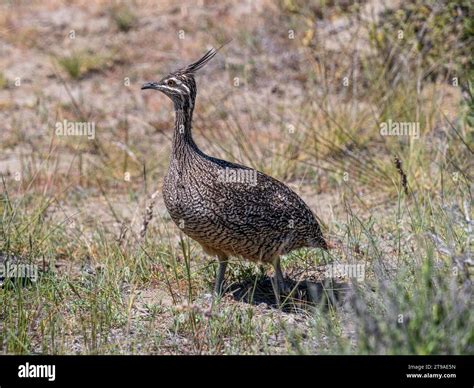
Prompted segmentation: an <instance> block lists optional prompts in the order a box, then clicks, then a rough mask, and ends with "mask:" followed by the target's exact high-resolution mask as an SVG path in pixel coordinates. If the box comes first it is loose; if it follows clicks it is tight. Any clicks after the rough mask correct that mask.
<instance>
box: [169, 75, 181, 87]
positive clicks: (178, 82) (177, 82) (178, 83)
mask: <svg viewBox="0 0 474 388" xmlns="http://www.w3.org/2000/svg"><path fill="white" fill-rule="evenodd" d="M169 79H171V80H173V81H174V82H175V83H176V85H181V83H182V82H181V81H180V80H179V79H176V78H174V77H172V78H169Z"/></svg>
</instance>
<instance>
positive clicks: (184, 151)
mask: <svg viewBox="0 0 474 388" xmlns="http://www.w3.org/2000/svg"><path fill="white" fill-rule="evenodd" d="M216 53H217V50H216V49H211V50H209V51H208V52H207V53H206V54H205V55H204V56H203V57H202V58H200V59H199V60H197V61H196V62H194V63H192V64H190V65H188V66H186V67H184V68H182V69H179V70H177V71H175V72H173V73H171V74H169V75H167V76H166V77H164V78H163V79H162V80H161V81H157V82H147V83H145V84H144V85H143V86H142V89H154V90H158V91H160V92H162V93H164V94H165V95H166V96H168V97H169V98H170V99H171V100H172V101H173V104H174V110H175V127H174V133H173V140H172V150H171V156H170V162H169V168H168V172H167V174H166V176H165V179H164V185H163V198H164V203H165V206H166V208H167V210H168V212H169V214H170V216H171V218H172V220H173V221H174V222H175V224H176V225H177V226H178V227H179V228H180V229H181V230H182V231H183V232H184V233H185V234H186V235H187V236H189V237H190V238H192V239H193V240H195V241H197V242H198V243H199V244H201V246H202V247H203V249H204V251H205V252H206V253H208V254H209V255H215V256H217V258H218V259H219V268H218V273H217V277H216V281H215V287H214V291H215V293H216V294H218V295H220V294H221V293H222V291H223V282H224V275H225V270H226V267H227V262H228V260H229V258H230V257H231V256H234V257H240V258H243V259H245V260H250V261H253V262H263V263H271V264H272V265H273V267H274V269H275V275H276V276H275V277H274V278H273V280H272V282H273V289H274V292H275V296H276V298H277V301H279V296H280V292H281V291H285V292H287V291H288V290H287V288H286V286H285V281H284V277H283V273H282V271H281V267H280V256H281V255H284V254H287V253H289V252H290V251H292V250H294V249H298V248H302V247H316V248H322V249H324V250H327V249H328V246H327V244H326V241H325V240H324V237H323V235H322V233H321V229H320V226H319V224H318V221H317V220H316V218H315V216H314V214H313V212H312V211H311V209H310V208H309V207H308V206H307V205H306V203H305V202H304V201H303V200H302V199H301V198H300V197H299V196H298V195H297V194H296V193H295V192H294V191H292V190H291V189H290V188H289V187H288V186H286V185H285V184H284V183H282V182H280V181H278V180H276V179H274V178H272V177H270V176H268V175H266V174H264V173H262V172H259V171H256V170H254V169H252V168H250V167H246V166H243V165H239V164H236V163H231V162H227V161H225V160H221V159H217V158H214V157H212V156H209V155H206V154H205V153H204V152H202V151H201V150H200V149H199V148H198V146H197V145H196V143H195V142H194V140H193V137H192V130H191V128H192V117H193V109H194V103H195V99H196V81H195V79H194V77H195V74H196V72H197V71H198V70H200V69H201V68H202V67H204V66H205V65H206V64H207V63H208V62H209V61H210V60H211V59H212V58H213V57H214V56H215V55H216Z"/></svg>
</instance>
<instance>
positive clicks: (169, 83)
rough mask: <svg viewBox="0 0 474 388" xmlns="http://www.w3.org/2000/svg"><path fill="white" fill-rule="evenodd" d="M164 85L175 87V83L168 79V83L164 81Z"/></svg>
mask: <svg viewBox="0 0 474 388" xmlns="http://www.w3.org/2000/svg"><path fill="white" fill-rule="evenodd" d="M166 85H168V86H175V85H176V82H174V81H173V80H172V79H169V80H168V81H166Z"/></svg>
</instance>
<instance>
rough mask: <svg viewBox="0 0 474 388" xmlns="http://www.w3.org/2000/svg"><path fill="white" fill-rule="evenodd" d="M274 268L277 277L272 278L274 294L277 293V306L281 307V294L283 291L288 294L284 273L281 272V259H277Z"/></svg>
mask: <svg viewBox="0 0 474 388" xmlns="http://www.w3.org/2000/svg"><path fill="white" fill-rule="evenodd" d="M273 268H274V269H275V276H274V277H273V278H272V286H273V292H274V293H275V300H276V302H277V305H278V306H279V305H280V293H281V291H283V292H284V293H286V292H287V287H286V284H285V279H284V277H283V272H282V271H281V265H280V257H277V258H276V259H275V261H274V262H273Z"/></svg>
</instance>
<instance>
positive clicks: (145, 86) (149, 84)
mask: <svg viewBox="0 0 474 388" xmlns="http://www.w3.org/2000/svg"><path fill="white" fill-rule="evenodd" d="M159 88H160V85H159V84H158V83H157V82H147V83H144V84H143V85H142V90H144V89H156V90H159Z"/></svg>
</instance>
